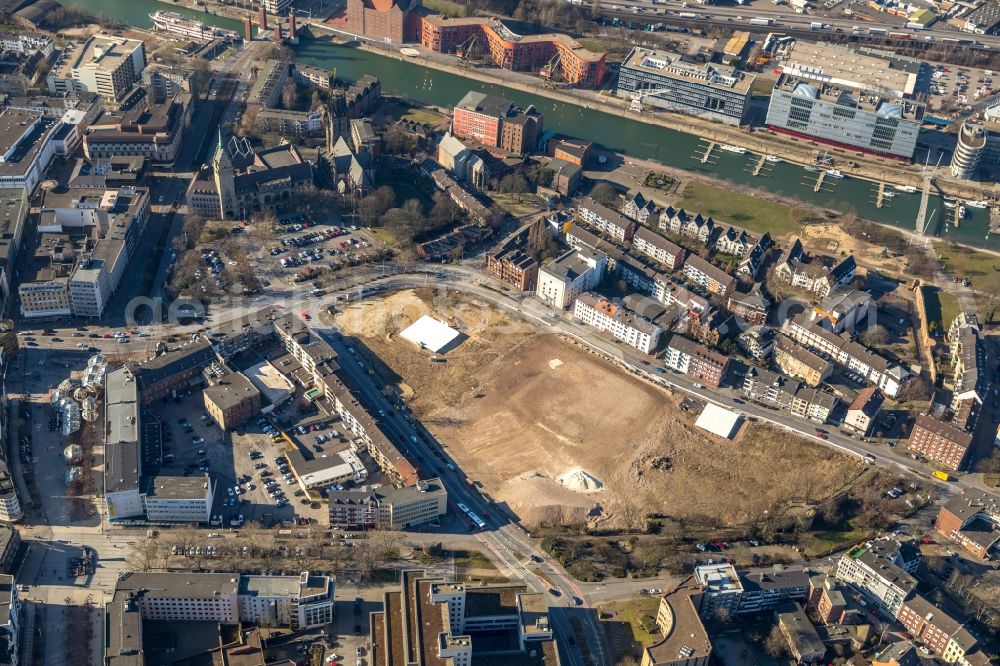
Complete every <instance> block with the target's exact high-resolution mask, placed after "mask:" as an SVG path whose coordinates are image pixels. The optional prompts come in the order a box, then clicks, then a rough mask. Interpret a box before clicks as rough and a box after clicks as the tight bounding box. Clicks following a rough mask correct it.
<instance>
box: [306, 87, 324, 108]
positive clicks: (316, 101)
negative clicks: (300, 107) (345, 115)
mask: <svg viewBox="0 0 1000 666" xmlns="http://www.w3.org/2000/svg"><path fill="white" fill-rule="evenodd" d="M322 106H323V99H322V98H321V97H320V96H319V89H318V88H313V91H312V95H311V96H310V100H309V110H310V111H318V110H319V109H320V107H322Z"/></svg>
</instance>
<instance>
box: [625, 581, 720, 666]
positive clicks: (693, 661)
mask: <svg viewBox="0 0 1000 666" xmlns="http://www.w3.org/2000/svg"><path fill="white" fill-rule="evenodd" d="M700 593H701V586H700V585H698V584H697V583H696V582H695V581H694V579H693V578H688V579H687V580H685V581H683V582H682V583H680V584H678V585H676V586H674V587H673V588H672V589H670V590H669V591H668V592H667V593H666V594H664V595H663V596H662V597H660V605H659V607H658V608H657V610H656V628H657V630H658V633H659V635H658V636H657V637H656V642H654V643H653V644H652V645H649V646H647V647H644V648H643V650H642V660H641V661H640V664H641V666H707V665H708V664H709V663H710V662H711V658H712V641H711V640H709V638H708V632H706V631H705V626H704V624H702V621H701V617H699V615H698V608H697V599H698V598H699V596H700Z"/></svg>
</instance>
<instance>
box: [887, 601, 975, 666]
mask: <svg viewBox="0 0 1000 666" xmlns="http://www.w3.org/2000/svg"><path fill="white" fill-rule="evenodd" d="M896 619H897V620H898V621H899V623H900V624H902V625H903V626H904V627H905V628H906V631H907V633H909V634H910V636H912V637H913V638H914V639H915V640H919V641H920V642H922V643H923V644H924V645H925V646H927V647H928V648H929V649H930V650H931V651H932V652H933V653H934V654H935V655H937V656H938V657H940V658H941V661H943V662H944V663H946V664H960V663H963V662H962V660H963V658H964V657H965V655H966V654H969V653H972V652H974V651H975V649H976V647H977V645H978V641H977V640H976V637H975V636H973V635H972V634H971V633H970V632H969V630H968V629H966V627H965V626H964V623H963V622H960V621H959V620H956V619H955V618H953V617H952V616H951V615H949V614H948V613H946V612H944V611H943V610H941V609H940V608H938V607H937V606H935V605H934V604H932V603H931V602H930V601H928V600H927V599H926V598H925V597H924V596H922V595H920V594H914V595H913V597H912V598H910V599H908V600H906V601H905V602H904V603H903V605H902V606H901V607H900V610H899V616H898V617H897V618H896Z"/></svg>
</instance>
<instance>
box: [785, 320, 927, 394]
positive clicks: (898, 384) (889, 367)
mask: <svg viewBox="0 0 1000 666" xmlns="http://www.w3.org/2000/svg"><path fill="white" fill-rule="evenodd" d="M781 330H782V332H783V333H785V335H787V336H788V337H789V338H791V339H792V340H794V341H796V342H798V343H799V344H801V345H803V346H805V347H806V348H808V349H810V350H812V351H814V352H816V353H817V354H819V355H820V356H823V357H825V358H828V359H830V360H832V361H833V362H834V363H836V364H838V365H842V366H844V367H846V368H848V369H849V370H852V371H854V372H856V373H857V374H859V375H861V376H862V377H864V378H865V380H867V381H868V382H869V383H870V384H872V385H873V386H877V387H878V388H879V389H881V391H882V392H883V393H885V394H886V395H887V396H889V397H890V398H896V397H898V396H899V394H900V393H901V392H902V390H903V387H904V386H906V382H907V381H908V380H909V379H910V376H911V375H910V373H909V371H907V370H906V369H905V368H903V367H902V366H899V365H896V364H895V363H891V362H890V361H888V360H887V359H885V358H883V357H881V356H879V355H878V354H875V353H873V352H871V351H870V350H869V349H868V348H867V347H865V346H864V345H862V344H859V343H857V342H855V341H854V340H852V339H851V337H850V336H849V335H847V334H844V333H842V334H839V335H838V334H837V333H834V332H833V331H830V330H827V329H826V328H824V327H823V326H822V325H820V323H819V322H814V321H811V320H810V319H809V315H808V313H804V312H803V313H800V314H798V315H796V316H795V317H793V318H792V319H789V320H787V321H785V323H784V324H783V325H782V327H781Z"/></svg>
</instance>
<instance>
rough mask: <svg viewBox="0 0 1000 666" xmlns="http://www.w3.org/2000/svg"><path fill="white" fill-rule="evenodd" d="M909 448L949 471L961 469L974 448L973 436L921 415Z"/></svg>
mask: <svg viewBox="0 0 1000 666" xmlns="http://www.w3.org/2000/svg"><path fill="white" fill-rule="evenodd" d="M906 445H907V447H908V448H909V449H910V450H911V451H913V452H915V453H919V454H921V455H924V456H927V457H928V458H930V459H931V460H933V461H935V462H937V463H939V464H940V465H942V466H944V467H947V468H948V469H953V470H957V469H961V468H962V466H963V465H964V464H965V461H966V458H967V457H968V455H969V449H970V447H971V446H972V434H971V433H969V432H966V431H964V430H961V429H959V428H957V427H955V426H954V425H951V424H949V423H945V422H944V421H939V420H938V419H935V418H934V417H931V416H928V415H926V414H921V415H919V416H918V417H917V421H916V423H914V425H913V431H912V432H911V433H910V438H909V439H908V440H907V442H906Z"/></svg>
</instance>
